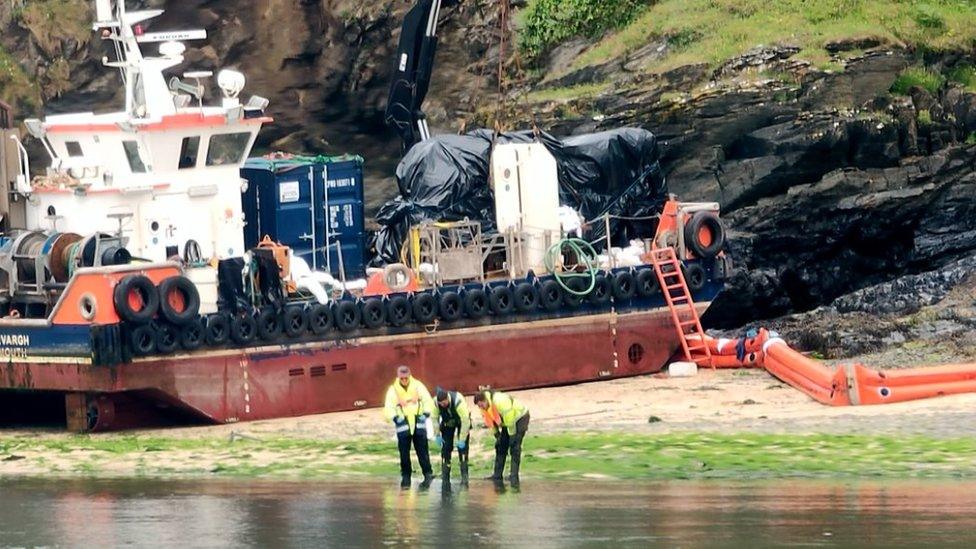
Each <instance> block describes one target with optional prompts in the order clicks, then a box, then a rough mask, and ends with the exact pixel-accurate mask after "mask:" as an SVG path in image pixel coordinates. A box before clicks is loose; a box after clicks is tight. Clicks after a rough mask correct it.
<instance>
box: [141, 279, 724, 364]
mask: <svg viewBox="0 0 976 549" xmlns="http://www.w3.org/2000/svg"><path fill="white" fill-rule="evenodd" d="M685 278H686V280H687V281H688V286H689V289H691V290H692V291H697V290H698V289H701V287H703V286H704V284H705V278H706V277H705V272H704V270H703V269H702V268H701V267H700V266H699V265H697V264H689V265H687V266H685ZM565 283H566V285H567V286H568V287H569V288H571V289H574V290H575V291H577V292H583V291H584V290H586V289H587V287H589V285H590V280H589V278H569V279H568V280H566V282H565ZM659 291H660V288H659V285H658V281H657V276H656V275H655V273H654V271H653V270H652V269H649V268H645V269H640V270H637V271H620V272H616V273H606V274H598V275H597V276H596V277H595V280H594V281H593V287H592V289H591V290H590V291H589V292H588V293H587V294H586V295H575V294H574V293H572V292H567V291H565V290H564V289H563V287H562V285H560V283H559V282H558V281H556V280H555V279H552V278H548V279H541V280H537V281H535V282H529V281H522V282H519V283H517V284H513V285H498V286H489V287H483V288H464V289H458V290H443V289H442V290H441V291H439V292H436V293H433V292H421V293H414V294H397V295H392V296H388V297H369V298H365V299H359V300H343V301H338V302H336V303H332V304H328V305H324V304H319V303H313V304H291V305H288V306H286V307H284V308H283V309H282V310H281V311H280V312H278V311H276V310H275V309H272V308H265V309H262V310H260V311H257V312H255V313H253V314H238V315H230V314H225V313H218V314H213V315H208V316H207V317H206V318H201V317H198V316H194V318H192V319H190V320H187V321H182V322H179V323H176V322H172V321H170V320H169V319H168V318H165V319H161V320H157V321H152V322H150V323H134V324H132V325H130V326H129V329H128V331H127V333H128V339H129V345H130V348H131V349H132V352H133V354H135V355H136V356H146V355H151V354H169V353H172V352H175V351H177V350H180V349H182V350H186V351H194V350H197V349H199V348H201V347H203V346H208V347H219V346H224V345H229V344H236V345H238V346H248V345H251V344H256V343H260V342H266V343H272V342H278V341H281V340H282V339H283V338H290V339H297V338H301V337H306V336H310V335H311V336H324V335H326V334H328V333H330V332H331V331H333V330H337V331H339V332H352V331H354V330H358V329H361V328H366V329H378V328H383V327H387V326H390V327H395V328H398V327H403V326H406V325H408V324H419V325H427V324H431V323H433V322H434V321H435V320H439V321H440V322H445V323H451V322H456V321H458V320H461V319H462V318H468V319H471V320H480V319H483V318H486V317H489V316H495V317H503V316H507V315H511V314H532V313H538V312H540V311H541V312H550V313H552V312H556V311H558V310H560V309H576V308H579V307H581V306H583V305H584V304H589V305H591V306H596V307H601V306H605V305H608V304H609V303H610V301H611V299H613V300H616V301H618V302H621V301H627V300H630V299H632V298H634V297H637V296H639V297H642V298H645V297H651V296H654V295H655V294H657V293H658V292H659Z"/></svg>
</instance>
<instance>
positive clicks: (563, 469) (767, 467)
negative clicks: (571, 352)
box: [0, 370, 976, 480]
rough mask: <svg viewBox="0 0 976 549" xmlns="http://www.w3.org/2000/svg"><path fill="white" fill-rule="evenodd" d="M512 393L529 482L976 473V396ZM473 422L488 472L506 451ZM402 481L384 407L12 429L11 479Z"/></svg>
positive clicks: (710, 390)
mask: <svg viewBox="0 0 976 549" xmlns="http://www.w3.org/2000/svg"><path fill="white" fill-rule="evenodd" d="M513 394H514V395H515V396H516V398H518V399H519V400H520V401H522V402H523V403H525V404H526V405H527V406H528V407H529V409H530V410H531V411H532V423H531V425H530V427H529V433H528V436H527V437H526V439H525V446H524V453H523V467H522V471H523V477H524V478H525V479H527V480H531V479H557V480H558V479H573V478H584V479H603V480H611V479H614V480H635V479H640V480H668V479H685V478H690V479H729V480H732V479H753V480H758V479H790V478H826V479H844V480H849V479H872V478H873V479H906V480H910V479H918V478H923V479H932V478H941V479H959V478H969V479H976V394H963V395H953V396H947V397H941V398H935V399H926V400H919V401H913V402H905V403H899V404H890V405H884V406H861V407H829V406H823V405H821V404H818V403H817V402H814V401H813V400H811V399H809V398H808V397H806V396H805V395H803V394H802V393H800V392H799V391H796V390H794V389H792V388H790V387H787V386H785V385H784V384H782V383H781V382H779V381H778V380H776V379H775V378H773V377H772V376H770V375H768V374H766V373H765V372H761V371H756V370H738V371H721V370H719V371H709V370H704V371H699V374H698V375H697V376H694V377H689V378H669V377H667V376H663V375H651V376H640V377H634V378H627V379H618V380H609V381H600V382H594V383H584V384H578V385H569V386H564V387H550V388H544V389H533V390H527V391H516V392H513ZM474 422H475V425H476V427H475V428H474V429H473V430H472V441H471V465H472V468H471V478H472V479H477V478H480V477H483V476H485V475H487V474H489V470H488V468H489V467H490V465H489V464H490V463H491V461H492V458H493V453H494V452H493V448H492V444H493V440H492V438H491V436H490V435H489V433H488V431H487V430H485V429H484V428H483V427H481V422H480V418H479V417H477V416H476V417H475V418H474ZM431 447H432V448H431V461H432V463H433V465H434V470H435V473H438V472H439V470H440V458H439V451H437V450H436V449H434V448H433V444H432V445H431ZM414 464H415V467H416V458H415V457H414ZM398 476H399V471H398V458H397V450H396V443H395V441H394V438H393V431H392V429H391V427H390V426H389V425H387V423H386V422H385V420H383V419H382V414H381V411H380V410H377V409H369V410H357V411H351V412H339V413H333V414H322V415H317V416H303V417H296V418H281V419H272V420H261V421H254V422H248V423H235V424H226V425H212V426H196V427H173V428H167V429H154V430H141V431H129V432H121V433H100V434H91V435H76V434H69V433H64V432H56V431H51V430H40V429H35V430H0V479H7V478H27V477H32V478H55V479H63V478H137V479H138V478H166V479H179V478H185V479H204V478H230V479H233V478H247V479H250V478H254V479H258V478H267V479H299V480H302V479H331V478H341V479H363V478H370V479H384V478H386V479H394V478H398ZM455 476H456V475H455Z"/></svg>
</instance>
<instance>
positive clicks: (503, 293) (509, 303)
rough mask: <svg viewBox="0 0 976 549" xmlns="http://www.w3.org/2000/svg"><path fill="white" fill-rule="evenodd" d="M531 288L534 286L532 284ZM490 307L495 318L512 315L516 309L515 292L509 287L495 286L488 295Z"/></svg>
mask: <svg viewBox="0 0 976 549" xmlns="http://www.w3.org/2000/svg"><path fill="white" fill-rule="evenodd" d="M529 287H530V288H531V287H532V285H531V284H530V285H529ZM488 306H489V307H491V312H492V314H494V315H495V316H505V315H509V314H512V311H513V310H514V309H515V292H513V291H512V289H511V288H509V287H508V286H495V287H494V288H492V289H491V292H490V293H489V294H488Z"/></svg>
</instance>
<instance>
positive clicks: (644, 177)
mask: <svg viewBox="0 0 976 549" xmlns="http://www.w3.org/2000/svg"><path fill="white" fill-rule="evenodd" d="M533 141H539V142H541V143H543V144H544V145H545V146H546V148H547V149H548V150H549V152H551V153H552V155H553V156H554V157H555V158H556V163H557V165H558V172H559V173H558V177H559V186H560V203H561V204H563V205H568V206H571V207H573V208H575V209H577V210H579V211H580V213H581V214H582V215H583V217H584V218H585V219H587V220H597V219H598V218H600V217H602V216H603V215H604V214H611V215H613V216H618V217H626V218H639V217H647V216H651V215H654V214H657V213H658V212H659V211H660V208H661V205H662V204H663V203H664V200H665V199H666V198H667V186H666V184H665V181H664V177H663V175H662V174H661V168H660V165H659V164H658V158H659V151H658V146H657V140H656V139H655V138H654V135H653V134H652V133H650V132H648V131H646V130H643V129H640V128H622V129H617V130H611V131H606V132H601V133H596V134H590V135H581V136H575V137H571V138H568V139H565V140H559V139H556V138H554V137H552V136H551V135H549V134H546V133H541V132H540V133H535V132H531V131H523V132H511V133H494V132H492V131H490V130H475V131H473V132H470V133H468V134H465V135H441V136H437V137H433V138H431V139H428V140H427V141H424V142H421V143H418V144H417V145H415V146H414V147H413V148H412V149H410V151H409V152H408V153H407V155H406V156H405V157H404V158H403V160H401V161H400V164H399V165H398V166H397V171H396V175H397V185H398V187H399V191H400V196H399V197H397V198H396V199H394V200H392V201H390V202H387V203H386V204H385V205H383V206H382V207H381V208H380V210H379V212H378V213H377V215H376V220H377V222H378V223H379V224H380V226H381V228H380V230H379V231H378V232H377V234H376V237H375V240H374V250H375V256H376V257H375V258H374V261H373V263H374V264H384V263H391V262H397V261H399V260H400V247H401V246H402V244H403V242H404V240H405V239H406V237H407V232H408V231H409V228H410V227H411V226H412V225H416V224H418V223H421V222H424V221H457V220H460V219H464V218H468V219H473V220H477V221H480V222H481V223H482V229H483V231H484V232H486V233H487V232H491V231H493V230H494V228H495V211H494V204H495V203H494V197H493V196H492V193H491V187H490V184H489V179H488V177H489V162H490V157H491V150H492V147H493V145H494V144H495V143H498V144H503V143H530V142H533ZM655 228H656V221H654V220H628V219H613V220H612V222H611V229H610V230H611V238H612V240H613V242H614V244H617V243H625V242H626V241H627V240H629V239H630V238H636V237H643V236H650V235H652V234H653V232H654V229H655ZM604 231H605V226H604V224H603V223H602V222H600V223H593V224H592V225H591V226H590V227H589V230H588V231H587V232H586V234H585V235H584V236H585V237H586V238H587V239H588V240H591V241H595V244H596V245H597V247H598V248H602V244H601V242H599V240H600V239H602V238H603V237H604V236H605V234H604Z"/></svg>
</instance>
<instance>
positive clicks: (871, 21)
mask: <svg viewBox="0 0 976 549" xmlns="http://www.w3.org/2000/svg"><path fill="white" fill-rule="evenodd" d="M594 2H596V0H594ZM583 3H585V2H583V1H582V0H530V2H529V5H528V7H527V8H526V10H525V11H526V14H527V15H525V17H524V20H523V22H524V24H523V27H522V29H521V31H520V32H521V33H522V35H523V36H522V39H521V42H520V43H521V44H522V45H523V49H524V52H525V53H526V54H527V55H529V56H538V55H539V54H540V53H545V52H546V51H547V50H551V49H552V48H553V47H555V46H557V45H558V44H559V43H560V42H561V41H563V40H565V39H567V38H569V37H572V36H595V35H599V34H600V33H601V32H604V31H606V30H611V29H614V28H617V29H619V30H617V31H616V32H613V33H611V34H608V35H606V36H604V37H603V38H601V39H600V40H598V41H597V43H596V44H595V45H594V46H593V47H591V48H590V49H588V50H587V51H586V52H584V53H583V54H582V55H580V56H579V57H578V58H577V59H576V60H575V62H574V65H573V67H574V68H580V67H584V66H588V65H595V64H600V63H603V62H606V61H608V60H610V59H614V58H618V57H621V56H624V55H627V54H629V53H632V52H634V51H636V50H638V49H639V48H641V47H643V46H646V45H647V44H649V43H652V42H655V41H659V42H661V41H663V42H664V43H665V44H666V46H667V53H666V54H665V55H663V56H660V57H658V56H654V57H653V61H649V62H648V64H647V65H646V66H645V67H644V69H645V70H647V71H648V72H660V71H664V70H668V69H671V68H674V67H678V66H682V65H688V64H693V63H707V64H710V65H717V64H719V63H721V62H723V61H725V60H727V59H729V58H731V57H734V56H736V55H739V54H741V53H743V52H745V51H748V50H749V49H751V48H753V47H756V46H758V45H762V44H792V45H796V46H798V47H800V48H801V49H802V51H801V52H800V57H801V58H805V59H808V60H810V61H812V62H814V63H817V64H827V63H828V62H829V60H830V57H829V54H828V52H827V51H826V50H825V49H824V48H825V46H826V45H827V44H829V43H830V42H833V41H835V40H843V39H848V38H871V39H876V40H877V41H880V42H887V43H890V44H896V45H899V44H904V45H912V46H916V47H919V48H922V49H929V50H944V49H970V48H972V47H973V45H974V43H976V2H973V1H972V0H817V1H815V2H812V1H809V0H659V1H657V2H652V3H648V2H633V1H631V0H602V1H599V2H596V3H598V4H600V5H601V6H602V7H601V9H600V10H599V12H598V13H595V14H593V15H591V16H587V17H586V18H585V19H584V21H583V22H580V21H575V20H573V19H572V18H570V17H568V15H569V14H570V13H571V12H572V11H573V9H572V8H573V7H574V6H575V5H578V4H583ZM635 4H650V5H643V6H635ZM615 10H619V11H615ZM614 13H618V15H607V14H614ZM539 21H545V22H546V23H545V24H541V23H538V22H539ZM530 22H535V23H533V24H529V23H530Z"/></svg>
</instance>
